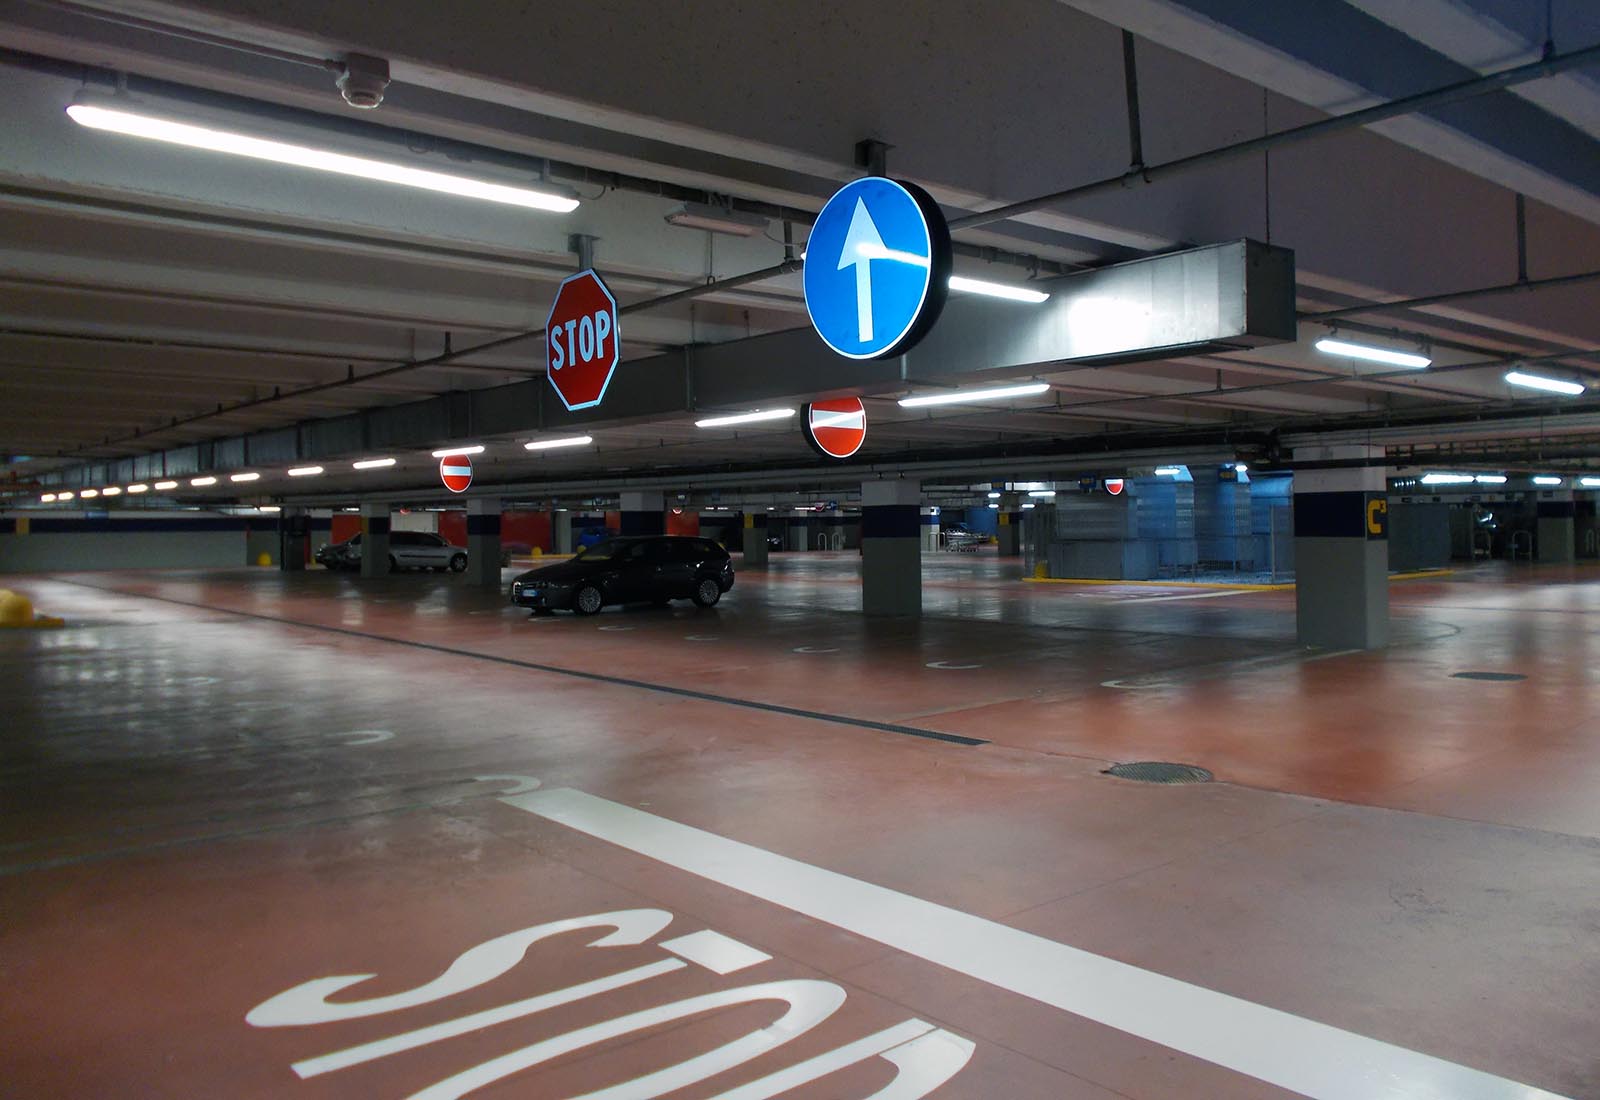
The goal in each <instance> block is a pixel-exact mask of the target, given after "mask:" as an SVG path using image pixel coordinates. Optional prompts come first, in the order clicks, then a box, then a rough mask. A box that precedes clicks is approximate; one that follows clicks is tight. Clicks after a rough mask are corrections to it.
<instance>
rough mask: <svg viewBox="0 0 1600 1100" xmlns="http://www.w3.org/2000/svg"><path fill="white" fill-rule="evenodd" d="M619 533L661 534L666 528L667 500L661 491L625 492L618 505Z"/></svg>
mask: <svg viewBox="0 0 1600 1100" xmlns="http://www.w3.org/2000/svg"><path fill="white" fill-rule="evenodd" d="M618 511H619V512H620V513H621V514H620V516H619V517H618V530H617V534H619V535H661V534H665V533H666V530H667V500H666V497H665V496H664V495H663V494H661V493H651V492H641V493H635V492H626V493H623V494H622V502H621V504H620V505H619V506H618Z"/></svg>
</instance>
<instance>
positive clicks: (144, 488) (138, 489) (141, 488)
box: [128, 481, 150, 493]
mask: <svg viewBox="0 0 1600 1100" xmlns="http://www.w3.org/2000/svg"><path fill="white" fill-rule="evenodd" d="M149 491H150V486H148V485H146V484H145V483H144V482H142V481H141V482H140V483H138V484H137V485H130V486H128V492H130V493H148V492H149Z"/></svg>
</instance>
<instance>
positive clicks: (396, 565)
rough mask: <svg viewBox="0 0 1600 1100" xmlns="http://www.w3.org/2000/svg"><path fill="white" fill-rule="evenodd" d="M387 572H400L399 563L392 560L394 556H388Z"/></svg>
mask: <svg viewBox="0 0 1600 1100" xmlns="http://www.w3.org/2000/svg"><path fill="white" fill-rule="evenodd" d="M389 572H391V573H398V572H400V563H399V562H397V561H395V560H394V555H393V554H390V555H389Z"/></svg>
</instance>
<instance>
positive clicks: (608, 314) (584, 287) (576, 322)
mask: <svg viewBox="0 0 1600 1100" xmlns="http://www.w3.org/2000/svg"><path fill="white" fill-rule="evenodd" d="M618 341H619V333H618V331H617V300H616V299H615V298H613V297H612V296H611V291H610V290H608V289H606V284H605V283H604V282H603V281H602V280H601V278H600V276H599V275H596V274H595V273H594V271H593V270H589V271H580V272H578V274H576V275H572V276H569V277H568V278H567V279H566V280H565V281H564V282H562V284H561V286H560V287H559V288H558V289H557V290H556V300H555V302H554V303H553V304H552V305H551V306H550V316H549V318H548V319H547V320H546V321H545V342H544V346H545V368H546V370H547V371H548V373H549V375H550V384H551V385H552V386H554V387H555V390H556V393H557V394H559V395H560V396H561V403H562V404H564V405H566V407H567V410H568V411H569V412H576V411H577V410H578V409H587V408H591V407H593V406H595V405H598V404H600V401H601V399H603V398H604V397H605V395H606V387H607V386H609V385H610V384H611V375H612V374H613V373H614V372H615V371H616V369H617V357H618V355H617V353H618V350H619V346H620V345H619V342H618Z"/></svg>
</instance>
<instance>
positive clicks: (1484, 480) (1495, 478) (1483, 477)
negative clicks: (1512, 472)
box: [1472, 474, 1506, 485]
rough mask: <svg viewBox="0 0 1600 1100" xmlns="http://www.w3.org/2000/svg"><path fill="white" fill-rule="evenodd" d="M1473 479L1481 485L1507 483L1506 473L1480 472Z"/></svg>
mask: <svg viewBox="0 0 1600 1100" xmlns="http://www.w3.org/2000/svg"><path fill="white" fill-rule="evenodd" d="M1472 480H1473V481H1476V482H1477V483H1478V484H1479V485H1504V484H1505V483H1506V475H1505V474H1479V475H1478V476H1477V477H1475V478H1473V479H1472Z"/></svg>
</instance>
